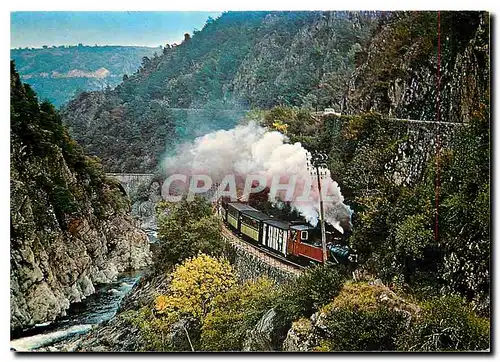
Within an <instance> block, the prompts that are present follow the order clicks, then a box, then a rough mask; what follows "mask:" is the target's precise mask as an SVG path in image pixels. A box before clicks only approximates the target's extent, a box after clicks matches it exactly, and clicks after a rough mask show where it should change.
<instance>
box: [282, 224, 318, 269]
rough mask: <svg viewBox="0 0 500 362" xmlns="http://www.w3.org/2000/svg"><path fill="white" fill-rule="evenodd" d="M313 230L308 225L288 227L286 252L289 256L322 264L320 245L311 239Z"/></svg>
mask: <svg viewBox="0 0 500 362" xmlns="http://www.w3.org/2000/svg"><path fill="white" fill-rule="evenodd" d="M314 230H315V229H314V228H313V227H312V226H309V225H292V226H290V236H289V238H288V247H287V251H288V253H289V254H291V255H294V256H297V257H304V258H307V259H310V260H314V261H317V262H320V263H322V262H323V250H322V248H321V244H320V243H319V244H318V242H315V239H314V238H313V233H314Z"/></svg>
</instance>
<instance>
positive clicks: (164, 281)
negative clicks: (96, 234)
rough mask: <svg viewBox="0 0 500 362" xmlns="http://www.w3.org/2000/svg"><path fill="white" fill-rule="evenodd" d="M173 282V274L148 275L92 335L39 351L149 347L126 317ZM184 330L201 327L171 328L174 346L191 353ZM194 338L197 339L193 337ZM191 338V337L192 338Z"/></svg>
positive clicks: (189, 324)
mask: <svg viewBox="0 0 500 362" xmlns="http://www.w3.org/2000/svg"><path fill="white" fill-rule="evenodd" d="M170 281H171V276H170V274H147V275H145V276H143V277H142V278H141V279H140V280H139V281H138V282H137V283H136V284H135V285H134V287H133V288H132V290H131V291H130V292H129V294H127V295H126V296H125V297H124V299H123V300H122V302H121V305H120V308H119V311H118V313H117V315H116V316H115V317H114V318H112V319H111V320H109V321H106V322H104V323H102V324H100V325H98V326H95V327H94V328H92V329H91V330H90V331H89V333H86V334H85V335H79V336H75V337H72V338H70V339H68V340H65V341H62V342H59V343H56V344H54V345H52V346H50V347H47V348H41V349H39V351H54V352H55V351H59V352H134V351H141V350H143V349H144V348H145V346H147V341H145V340H144V339H143V335H142V333H141V331H140V329H139V327H138V326H137V325H136V324H134V323H132V322H131V321H130V319H129V318H127V317H126V315H127V312H128V311H138V310H139V309H141V308H142V307H144V306H147V305H151V303H153V301H154V300H155V297H156V296H157V295H158V294H164V293H166V292H167V289H168V286H169V284H170ZM184 327H187V330H189V331H191V333H192V331H193V330H197V329H198V330H199V325H196V323H195V322H194V321H192V320H187V319H185V320H183V321H182V322H180V323H178V324H176V325H175V326H173V327H172V330H171V337H172V341H173V342H174V344H177V345H178V346H179V345H182V346H183V347H185V348H186V349H185V350H190V349H191V347H190V345H189V341H188V340H187V337H186V333H185V331H184ZM192 337H195V336H194V335H193V336H192ZM190 338H191V335H190Z"/></svg>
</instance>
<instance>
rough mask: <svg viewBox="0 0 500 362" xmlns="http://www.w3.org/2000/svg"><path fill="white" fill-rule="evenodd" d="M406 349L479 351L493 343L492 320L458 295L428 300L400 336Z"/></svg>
mask: <svg viewBox="0 0 500 362" xmlns="http://www.w3.org/2000/svg"><path fill="white" fill-rule="evenodd" d="M398 345H399V346H398V347H399V349H401V350H405V351H434V352H435V351H478V350H487V349H489V346H490V323H489V320H488V319H486V318H481V317H478V316H477V315H476V314H475V313H474V312H473V311H472V310H471V309H470V306H468V305H467V304H465V303H464V302H463V300H462V299H461V298H460V297H458V296H443V297H438V298H434V299H432V300H430V301H427V302H425V303H424V305H423V311H422V315H421V316H420V317H419V318H418V320H417V321H416V322H415V323H414V324H413V325H412V328H410V329H408V330H407V331H406V333H403V334H402V335H401V338H399V339H398Z"/></svg>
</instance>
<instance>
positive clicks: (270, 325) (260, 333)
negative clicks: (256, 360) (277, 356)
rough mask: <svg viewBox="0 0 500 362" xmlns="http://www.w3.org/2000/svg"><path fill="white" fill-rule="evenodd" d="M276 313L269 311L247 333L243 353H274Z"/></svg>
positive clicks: (272, 310)
mask: <svg viewBox="0 0 500 362" xmlns="http://www.w3.org/2000/svg"><path fill="white" fill-rule="evenodd" d="M275 318H276V311H275V310H274V308H272V309H269V310H268V311H267V312H266V313H265V314H264V315H263V316H262V318H261V319H260V320H259V321H258V322H257V324H256V325H255V327H254V328H253V329H251V330H249V331H247V336H246V339H245V341H244V342H243V351H245V352H250V351H273V350H275V347H274V343H273V342H274V340H275V338H274V334H275V330H276V323H275Z"/></svg>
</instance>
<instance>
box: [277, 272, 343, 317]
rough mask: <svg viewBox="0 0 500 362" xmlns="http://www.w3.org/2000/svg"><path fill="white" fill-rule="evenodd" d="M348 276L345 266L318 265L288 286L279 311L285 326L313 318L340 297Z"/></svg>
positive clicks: (278, 305) (279, 302) (279, 299)
mask: <svg viewBox="0 0 500 362" xmlns="http://www.w3.org/2000/svg"><path fill="white" fill-rule="evenodd" d="M347 276H348V274H347V273H346V269H344V268H343V267H341V266H335V267H331V266H328V265H318V266H315V267H312V268H308V269H307V270H306V271H305V272H304V273H303V274H301V275H300V276H299V277H298V278H297V279H296V280H294V281H293V282H291V283H289V284H286V285H284V286H283V288H282V292H281V293H280V295H279V296H278V302H277V303H276V304H277V310H278V313H279V314H280V315H281V316H282V319H283V321H284V322H285V323H288V322H291V321H292V320H295V319H297V318H299V317H310V316H311V315H312V314H313V313H314V312H316V311H318V310H319V309H320V307H321V306H323V305H325V304H327V303H329V302H331V301H332V300H333V298H334V297H335V296H336V295H337V294H338V293H339V291H340V289H341V288H342V285H343V284H344V281H345V280H346V278H347Z"/></svg>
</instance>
